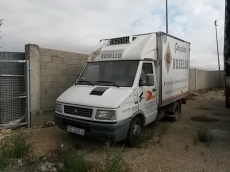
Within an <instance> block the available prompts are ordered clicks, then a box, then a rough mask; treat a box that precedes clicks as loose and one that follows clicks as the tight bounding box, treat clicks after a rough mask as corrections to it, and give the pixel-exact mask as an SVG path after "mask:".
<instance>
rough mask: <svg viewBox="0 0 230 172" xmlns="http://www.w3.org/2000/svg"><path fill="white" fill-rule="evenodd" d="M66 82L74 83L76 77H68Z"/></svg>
mask: <svg viewBox="0 0 230 172" xmlns="http://www.w3.org/2000/svg"><path fill="white" fill-rule="evenodd" d="M68 77H69V78H68V81H70V82H75V81H76V80H77V77H76V76H68Z"/></svg>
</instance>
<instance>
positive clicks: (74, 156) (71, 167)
mask: <svg viewBox="0 0 230 172" xmlns="http://www.w3.org/2000/svg"><path fill="white" fill-rule="evenodd" d="M61 171H63V172H87V165H86V162H85V160H84V157H83V156H82V155H80V154H79V153H77V151H76V150H71V151H69V152H68V153H67V154H66V156H65V158H64V167H63V169H62V170H61Z"/></svg>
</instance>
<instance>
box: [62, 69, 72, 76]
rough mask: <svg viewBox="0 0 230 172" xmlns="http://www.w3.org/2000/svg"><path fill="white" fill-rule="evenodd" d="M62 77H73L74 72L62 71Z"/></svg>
mask: <svg viewBox="0 0 230 172" xmlns="http://www.w3.org/2000/svg"><path fill="white" fill-rule="evenodd" d="M62 75H64V76H69V75H72V71H71V70H62Z"/></svg>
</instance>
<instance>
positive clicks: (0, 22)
mask: <svg viewBox="0 0 230 172" xmlns="http://www.w3.org/2000/svg"><path fill="white" fill-rule="evenodd" d="M2 20H3V19H0V27H1V26H2V24H3V23H2ZM0 32H1V31H0ZM0 39H1V36H0ZM0 48H1V47H0Z"/></svg>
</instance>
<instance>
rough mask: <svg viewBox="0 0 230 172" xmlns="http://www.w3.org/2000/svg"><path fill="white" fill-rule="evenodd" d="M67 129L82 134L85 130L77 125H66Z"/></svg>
mask: <svg viewBox="0 0 230 172" xmlns="http://www.w3.org/2000/svg"><path fill="white" fill-rule="evenodd" d="M67 131H69V132H71V133H75V134H79V135H82V136H84V134H85V130H84V129H81V128H77V127H72V126H67Z"/></svg>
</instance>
